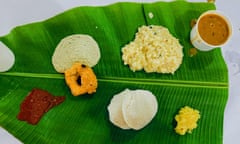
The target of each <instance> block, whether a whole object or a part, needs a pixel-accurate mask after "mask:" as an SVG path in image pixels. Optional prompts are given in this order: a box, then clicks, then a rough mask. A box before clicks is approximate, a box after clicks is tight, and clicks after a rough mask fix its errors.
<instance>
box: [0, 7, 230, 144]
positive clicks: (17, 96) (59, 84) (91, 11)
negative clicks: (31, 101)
mask: <svg viewBox="0 0 240 144" xmlns="http://www.w3.org/2000/svg"><path fill="white" fill-rule="evenodd" d="M180 5H182V7H180ZM166 7H170V8H171V11H170V10H169V9H165V8H166ZM208 9H215V6H214V5H213V4H208V3H187V2H172V3H166V2H155V3H130V2H127V3H123V2H121V3H116V4H111V5H108V6H101V7H96V6H94V7H74V8H73V9H67V10H66V11H64V12H62V13H60V14H58V15H54V16H53V17H51V18H48V19H44V20H43V21H39V22H35V23H28V24H26V25H22V26H18V27H16V28H14V29H12V31H11V32H10V33H9V34H7V35H4V36H2V37H1V41H2V42H4V43H5V44H6V45H7V46H8V47H10V48H11V49H12V50H13V51H14V52H15V55H16V63H15V65H14V67H13V68H12V69H11V70H10V71H9V72H6V73H1V95H2V97H1V107H2V108H4V109H5V110H3V111H1V113H2V115H1V123H0V124H1V126H2V127H3V128H5V129H6V130H8V131H9V132H10V133H11V134H13V135H14V136H16V137H17V138H18V139H20V140H21V141H23V142H24V143H31V142H36V143H43V142H49V143H59V142H60V141H61V142H62V141H65V142H68V143H69V142H72V143H74V142H75V143H76V142H79V143H80V142H83V143H94V142H96V140H97V141H98V143H108V142H109V143H138V142H140V141H143V140H148V142H150V143H154V142H156V141H162V142H163V143H167V142H169V141H172V142H173V143H193V142H200V143H221V142H222V141H223V120H224V117H223V116H224V110H225V106H226V102H227V100H228V70H227V65H226V64H225V62H224V59H223V56H222V53H221V50H220V49H216V50H214V51H211V52H208V53H203V52H199V53H198V54H197V56H196V57H189V55H188V49H189V48H191V47H192V46H191V44H190V42H189V35H188V33H189V32H190V29H191V27H190V26H189V25H190V24H189V23H190V20H191V19H193V18H196V17H198V16H199V15H200V14H201V13H202V12H203V11H206V10H208ZM143 10H144V11H143ZM163 11H164V12H165V13H166V16H163V15H162V14H161V13H162V12H163ZM150 12H151V13H153V14H154V18H153V19H151V18H150V17H148V14H149V13H150ZM136 13H137V14H136ZM173 13H174V15H173ZM96 14H97V15H96ZM183 16H185V17H183ZM180 17H181V19H179V18H180ZM81 20H84V21H81ZM78 21H81V22H80V23H79V22H78ZM129 21H130V22H129ZM144 24H145V25H150V24H161V25H164V26H166V27H168V28H169V29H170V31H171V32H172V34H173V35H174V36H176V37H177V38H179V39H180V42H181V44H183V45H184V47H185V49H184V61H183V64H182V65H181V68H180V69H179V70H178V71H177V72H176V73H175V74H174V75H163V74H156V73H151V74H146V73H144V72H143V71H141V72H135V73H134V72H132V71H130V70H129V68H128V67H127V66H124V65H123V62H122V61H121V50H120V49H121V47H122V46H123V45H124V44H126V43H127V42H129V41H131V40H132V39H133V37H134V34H135V32H136V30H137V27H139V26H141V25H144ZM65 27H68V28H69V29H64V28H65ZM179 27H181V29H180V28H179ZM32 29H34V31H32ZM120 29H121V30H120ZM73 33H87V34H89V35H92V36H93V37H94V38H95V39H96V40H97V41H98V43H99V46H100V48H101V53H102V55H103V56H102V58H101V60H100V63H99V64H98V65H97V66H96V67H95V68H94V70H95V72H96V75H97V76H98V80H99V89H98V91H97V93H96V94H94V95H92V96H84V97H73V96H72V95H71V93H70V92H69V89H68V88H67V87H66V85H65V83H64V78H63V75H61V74H58V73H56V71H55V70H54V69H53V66H52V64H51V56H52V53H53V50H54V48H55V47H56V45H57V43H58V42H59V41H60V40H61V39H62V38H63V37H65V36H67V35H69V34H73ZM21 49H23V50H21ZM26 51H27V52H26ZM104 55H105V56H104ZM110 55H111V56H110ZM36 57H39V58H38V59H36ZM109 62H110V63H109ZM111 63H114V65H112V64H111ZM2 85H5V86H2ZM34 87H38V88H42V89H45V90H48V91H50V92H51V93H53V94H54V95H59V96H62V95H64V96H66V98H67V99H66V101H65V102H64V103H63V104H62V105H60V106H59V107H56V109H53V110H52V111H49V113H48V114H47V115H46V116H44V117H43V119H42V120H41V121H40V123H39V124H38V125H36V126H31V125H29V124H27V123H24V122H21V121H18V120H17V119H16V115H17V113H18V111H19V109H18V107H19V105H20V103H21V101H22V100H23V98H24V97H25V96H26V95H27V93H28V92H29V91H31V89H32V88H34ZM125 88H130V89H139V88H141V89H148V90H150V91H152V92H153V93H154V94H156V95H157V97H158V103H159V111H158V113H157V116H156V118H155V119H153V121H152V123H150V125H149V126H147V127H146V128H144V129H143V130H141V131H124V130H120V129H119V128H117V127H115V126H113V125H112V124H111V123H110V122H109V120H108V115H107V108H106V107H107V105H108V104H109V102H110V99H111V97H112V96H113V95H114V94H116V93H118V92H120V91H122V90H124V89H125ZM184 105H191V106H193V107H197V108H198V109H199V110H200V111H201V113H202V117H201V121H200V122H199V125H200V126H199V128H198V129H196V131H194V132H193V133H192V134H190V135H187V136H183V137H181V136H178V135H177V134H175V133H174V130H173V129H174V115H175V114H176V113H177V111H178V110H179V108H181V107H182V106H184ZM209 109H211V110H209ZM57 111H58V112H57ZM9 119H10V120H9ZM66 122H67V123H68V124H66V125H65V126H63V125H64V124H65V123H66ZM213 129H214V132H213V131H212V130H213ZM20 131H21V133H19V132H20ZM206 131H207V132H206ZM31 133H35V134H31ZM68 133H71V134H70V135H69V134H68ZM151 133H152V134H151ZM29 136H31V137H32V138H29ZM59 136H60V137H59ZM199 136H201V138H202V141H199V139H198V137H199ZM92 137H94V138H95V139H92ZM209 137H213V139H209ZM165 138H167V139H165Z"/></svg>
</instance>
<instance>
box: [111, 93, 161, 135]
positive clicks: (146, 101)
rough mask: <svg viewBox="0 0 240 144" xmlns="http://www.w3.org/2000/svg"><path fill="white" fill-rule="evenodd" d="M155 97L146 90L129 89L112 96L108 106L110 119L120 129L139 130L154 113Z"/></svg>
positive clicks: (155, 110)
mask: <svg viewBox="0 0 240 144" xmlns="http://www.w3.org/2000/svg"><path fill="white" fill-rule="evenodd" d="M157 109H158V103H157V100H156V97H155V96H154V95H153V94H152V93H151V92H150V91H147V90H129V89H126V90H124V91H123V92H121V93H119V94H116V95H114V96H113V98H112V100H111V102H110V104H109V106H108V112H109V118H110V121H111V122H112V123H113V124H114V125H116V126H118V127H120V128H122V129H135V130H139V129H141V128H143V127H145V126H146V125H147V124H148V123H150V121H151V120H152V119H153V117H154V116H155V115H156V113H157Z"/></svg>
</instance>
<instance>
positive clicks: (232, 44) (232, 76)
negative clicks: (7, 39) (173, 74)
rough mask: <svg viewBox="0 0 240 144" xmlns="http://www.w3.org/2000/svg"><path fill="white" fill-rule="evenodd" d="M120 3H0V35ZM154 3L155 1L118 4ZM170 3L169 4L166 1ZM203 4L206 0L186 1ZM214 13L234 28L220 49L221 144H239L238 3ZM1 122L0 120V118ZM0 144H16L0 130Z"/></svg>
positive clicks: (220, 1)
mask: <svg viewBox="0 0 240 144" xmlns="http://www.w3.org/2000/svg"><path fill="white" fill-rule="evenodd" d="M118 1H119V0H99V1H97V0H87V1H82V0H39V1H33V0H7V1H4V0H0V35H4V34H7V33H9V31H10V30H11V29H12V28H14V27H15V26H18V25H22V24H27V23H31V22H35V21H41V20H44V19H46V18H49V17H52V16H54V15H56V14H58V13H60V12H63V11H64V10H67V9H70V8H73V7H76V6H83V5H107V4H111V3H114V2H118ZM121 1H122V2H123V1H135V2H154V1H157V0H121ZM167 1H169V0H167ZM189 1H192V2H206V1H207V0H189ZM215 4H216V6H217V9H218V10H220V11H222V12H224V14H225V15H226V16H227V17H228V18H229V19H230V21H231V22H232V26H233V35H232V38H231V40H230V41H229V43H228V44H227V45H226V46H224V47H223V48H222V51H223V55H224V57H225V60H226V63H227V64H228V69H229V84H230V87H229V99H228V103H227V107H226V110H225V117H224V144H239V143H240V138H239V137H240V135H239V134H240V95H239V93H240V90H238V87H239V88H240V40H238V39H240V17H239V12H240V10H239V9H240V8H239V6H240V1H238V0H227V1H226V0H216V3H215ZM0 118H1V117H0ZM0 143H1V144H2V143H3V144H19V143H21V142H20V141H18V140H16V139H15V138H14V137H13V136H11V134H9V133H8V132H7V131H6V130H4V129H2V128H1V127H0Z"/></svg>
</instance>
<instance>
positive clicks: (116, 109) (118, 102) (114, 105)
mask: <svg viewBox="0 0 240 144" xmlns="http://www.w3.org/2000/svg"><path fill="white" fill-rule="evenodd" d="M128 92H129V90H128V89H126V90H124V91H122V92H121V93H119V94H116V95H114V96H113V98H112V100H111V102H110V104H109V106H108V112H109V118H110V121H111V122H112V123H113V124H114V125H116V126H118V127H120V128H122V129H130V127H129V126H128V125H127V124H126V122H125V120H124V118H123V114H122V102H123V99H124V98H125V96H126V95H127V93H128Z"/></svg>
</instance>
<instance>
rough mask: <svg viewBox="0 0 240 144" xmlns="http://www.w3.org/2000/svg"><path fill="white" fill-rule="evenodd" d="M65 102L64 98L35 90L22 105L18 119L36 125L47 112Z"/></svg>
mask: <svg viewBox="0 0 240 144" xmlns="http://www.w3.org/2000/svg"><path fill="white" fill-rule="evenodd" d="M64 100H65V97H64V96H53V95H51V94H50V93H49V92H47V91H44V90H41V89H33V90H32V91H31V92H30V93H29V94H28V95H27V97H26V98H25V99H24V101H23V102H22V103H21V106H20V112H19V114H18V116H17V118H18V119H19V120H21V121H27V122H28V123H30V124H32V125H35V124H37V123H38V122H39V120H40V119H41V117H42V116H43V115H44V114H45V113H46V112H48V111H49V110H50V109H51V108H53V107H54V106H56V105H59V104H60V103H62V102H63V101H64Z"/></svg>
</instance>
